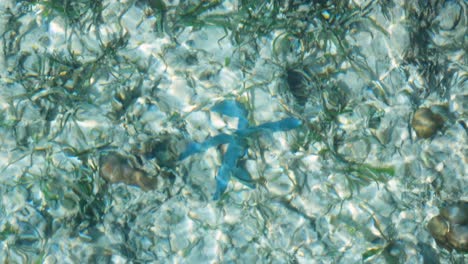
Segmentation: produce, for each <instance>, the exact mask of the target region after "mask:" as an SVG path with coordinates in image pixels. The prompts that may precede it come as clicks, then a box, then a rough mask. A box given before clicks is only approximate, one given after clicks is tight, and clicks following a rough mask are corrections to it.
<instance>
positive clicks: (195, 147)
mask: <svg viewBox="0 0 468 264" xmlns="http://www.w3.org/2000/svg"><path fill="white" fill-rule="evenodd" d="M211 110H213V111H214V112H217V113H220V114H222V115H226V116H230V117H236V118H238V119H239V123H238V127H237V130H236V131H235V132H234V133H233V134H232V135H228V134H225V133H222V134H219V135H216V136H214V137H209V138H208V139H206V140H205V141H203V142H202V143H197V142H191V143H189V144H188V145H187V149H186V150H185V151H184V152H183V153H182V154H181V155H180V158H179V160H183V159H185V158H187V157H189V156H191V155H193V154H196V153H201V152H204V151H206V150H207V149H209V148H211V147H215V146H218V145H221V144H228V148H227V151H226V153H225V154H224V157H223V163H222V165H221V167H220V168H219V170H218V174H217V175H216V191H215V193H214V195H213V199H214V200H218V199H219V198H220V197H221V195H222V194H223V193H224V192H225V191H226V188H227V185H228V183H229V180H230V179H231V177H232V176H233V177H235V178H237V179H238V180H240V181H241V182H242V183H244V184H245V185H247V186H249V187H251V188H254V187H255V183H254V182H253V180H252V177H250V175H249V173H248V172H247V171H246V170H245V169H244V168H241V167H239V166H238V164H237V163H238V160H239V159H240V158H242V157H243V156H244V155H245V153H246V151H247V148H248V144H247V138H248V137H251V136H253V135H256V134H259V133H264V132H278V131H288V130H291V129H295V128H297V127H299V126H300V125H301V124H302V122H301V121H300V120H299V119H296V118H293V117H288V118H285V119H282V120H279V121H275V122H267V123H264V124H261V125H258V126H253V127H249V124H248V120H247V110H246V109H245V108H244V106H243V105H242V104H240V103H239V102H237V101H234V100H225V101H222V102H221V103H218V104H216V105H215V106H214V107H213V108H212V109H211Z"/></svg>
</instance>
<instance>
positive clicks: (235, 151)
mask: <svg viewBox="0 0 468 264" xmlns="http://www.w3.org/2000/svg"><path fill="white" fill-rule="evenodd" d="M245 151H246V146H245V144H244V142H243V141H241V140H234V141H233V142H231V144H229V146H228V149H227V151H226V153H225V154H224V157H223V164H222V165H221V168H219V171H218V175H216V191H215V194H214V195H213V199H214V200H217V199H219V197H220V196H221V195H222V194H223V193H224V191H226V188H227V185H228V182H229V180H230V179H231V175H232V174H233V173H234V171H235V170H236V164H237V160H239V159H240V158H241V157H242V156H244V154H245Z"/></svg>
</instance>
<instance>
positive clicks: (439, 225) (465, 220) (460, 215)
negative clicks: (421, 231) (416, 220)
mask: <svg viewBox="0 0 468 264" xmlns="http://www.w3.org/2000/svg"><path fill="white" fill-rule="evenodd" d="M427 229H429V232H430V233H431V235H432V236H433V237H434V239H435V240H436V241H437V243H438V244H439V245H441V246H442V247H444V248H446V249H448V250H452V249H455V250H458V251H461V252H468V202H464V201H461V202H457V203H454V204H451V205H448V206H445V207H444V208H442V209H441V210H440V214H439V215H437V216H435V217H433V218H432V219H431V220H430V221H429V223H428V224H427Z"/></svg>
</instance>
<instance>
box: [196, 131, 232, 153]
mask: <svg viewBox="0 0 468 264" xmlns="http://www.w3.org/2000/svg"><path fill="white" fill-rule="evenodd" d="M232 141H233V136H232V135H228V134H224V133H222V134H219V135H216V136H214V137H209V138H208V139H206V140H205V141H203V143H202V144H201V145H202V149H203V151H205V150H207V149H209V148H211V147H216V146H218V145H222V144H226V143H229V142H232Z"/></svg>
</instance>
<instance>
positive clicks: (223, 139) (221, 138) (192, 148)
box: [179, 133, 233, 160]
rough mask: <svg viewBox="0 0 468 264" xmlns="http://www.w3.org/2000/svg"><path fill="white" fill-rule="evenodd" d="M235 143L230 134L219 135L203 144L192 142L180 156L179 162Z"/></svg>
mask: <svg viewBox="0 0 468 264" xmlns="http://www.w3.org/2000/svg"><path fill="white" fill-rule="evenodd" d="M231 141H233V136H231V135H228V134H224V133H223V134H219V135H216V136H214V137H209V138H208V139H206V140H205V141H203V142H202V143H198V142H190V143H188V144H187V148H186V149H185V151H184V152H183V153H182V154H181V155H180V156H179V160H183V159H186V158H187V157H188V156H191V155H193V154H196V153H200V152H205V151H206V150H207V149H209V148H211V147H215V146H218V145H221V144H226V143H229V142H231Z"/></svg>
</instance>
